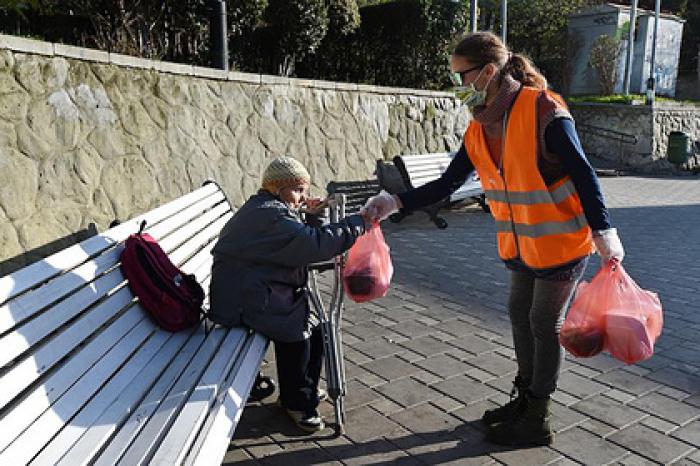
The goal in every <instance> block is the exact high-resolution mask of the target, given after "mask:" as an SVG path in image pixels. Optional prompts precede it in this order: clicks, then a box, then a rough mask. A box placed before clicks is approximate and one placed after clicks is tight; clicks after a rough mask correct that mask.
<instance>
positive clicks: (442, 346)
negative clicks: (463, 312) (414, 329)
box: [401, 336, 451, 357]
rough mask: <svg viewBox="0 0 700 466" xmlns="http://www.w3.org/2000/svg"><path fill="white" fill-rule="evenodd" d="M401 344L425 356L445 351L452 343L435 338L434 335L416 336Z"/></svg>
mask: <svg viewBox="0 0 700 466" xmlns="http://www.w3.org/2000/svg"><path fill="white" fill-rule="evenodd" d="M401 346H402V347H404V348H407V349H409V350H411V351H413V352H415V353H418V354H420V355H421V356H424V357H428V356H433V355H436V354H440V353H444V352H445V351H447V350H449V349H451V346H450V345H448V344H446V343H444V342H442V341H440V340H438V339H436V338H433V337H432V336H427V337H422V338H414V339H412V340H408V341H405V342H403V343H401Z"/></svg>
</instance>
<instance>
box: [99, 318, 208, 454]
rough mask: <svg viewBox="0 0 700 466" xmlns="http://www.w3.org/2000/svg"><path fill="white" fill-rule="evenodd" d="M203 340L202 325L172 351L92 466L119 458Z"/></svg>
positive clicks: (204, 335)
mask: <svg viewBox="0 0 700 466" xmlns="http://www.w3.org/2000/svg"><path fill="white" fill-rule="evenodd" d="M205 337H206V333H205V331H204V325H200V326H199V327H197V328H196V330H195V331H194V332H193V333H192V335H191V337H190V338H188V339H187V342H186V344H185V346H184V347H182V348H181V349H179V350H178V351H177V352H176V354H175V355H174V358H173V359H171V360H170V361H168V364H167V367H166V369H165V371H163V372H162V373H161V374H160V375H159V377H158V378H157V380H155V383H154V384H152V386H151V387H150V389H149V390H148V393H147V394H146V396H145V397H144V398H143V399H142V400H141V401H140V402H139V404H138V406H136V407H135V409H134V410H133V411H132V412H131V413H129V417H128V419H127V420H126V422H125V423H124V424H123V425H122V426H121V427H120V428H119V430H118V431H117V433H116V435H114V437H113V438H112V439H111V440H110V441H109V442H108V443H107V445H106V448H105V449H104V450H103V451H102V452H101V453H100V456H99V457H98V458H96V459H95V462H94V464H95V465H113V464H115V463H116V462H117V460H118V459H119V458H121V457H122V455H123V454H124V452H125V451H126V450H127V448H129V446H130V445H131V443H132V441H133V439H134V438H135V437H136V436H137V435H138V434H139V433H140V432H141V430H142V429H143V428H144V426H145V425H146V423H147V422H148V420H149V419H150V417H151V415H152V414H153V412H154V411H155V410H156V409H157V408H158V406H159V404H160V403H161V401H162V400H163V399H164V398H165V397H166V396H167V394H168V392H169V391H170V389H171V388H172V387H173V385H174V384H175V382H176V381H177V379H178V377H179V376H180V374H181V373H182V372H183V371H184V370H185V368H186V366H187V364H188V363H189V362H190V360H191V359H192V358H193V357H194V355H195V353H196V352H197V351H198V350H199V348H200V347H201V345H202V342H203V341H204V339H205Z"/></svg>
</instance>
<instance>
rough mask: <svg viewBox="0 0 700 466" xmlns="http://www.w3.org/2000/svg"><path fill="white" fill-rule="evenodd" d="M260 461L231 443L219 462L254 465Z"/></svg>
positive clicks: (226, 465) (226, 464) (224, 464)
mask: <svg viewBox="0 0 700 466" xmlns="http://www.w3.org/2000/svg"><path fill="white" fill-rule="evenodd" d="M259 464H260V463H259V462H258V461H256V460H255V459H253V458H252V457H251V456H250V455H249V454H248V453H247V452H246V451H245V450H243V449H242V448H237V447H235V446H234V445H233V444H231V446H229V449H228V451H227V452H226V455H224V459H223V461H222V462H221V465H222V466H230V465H241V466H256V465H259Z"/></svg>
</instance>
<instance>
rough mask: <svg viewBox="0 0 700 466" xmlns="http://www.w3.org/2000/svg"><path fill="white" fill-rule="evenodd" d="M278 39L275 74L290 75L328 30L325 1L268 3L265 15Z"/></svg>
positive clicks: (308, 0)
mask: <svg viewBox="0 0 700 466" xmlns="http://www.w3.org/2000/svg"><path fill="white" fill-rule="evenodd" d="M265 18H266V22H267V23H268V24H269V25H270V27H271V32H272V36H273V37H275V39H276V40H277V47H278V48H277V51H278V52H277V53H276V54H275V55H276V62H277V64H278V73H279V74H281V75H283V76H290V75H291V74H292V73H293V72H294V67H295V64H296V62H297V61H300V60H302V59H303V58H305V57H306V56H307V55H309V54H312V53H314V52H315V51H316V49H317V48H318V46H319V45H320V44H321V40H322V39H323V38H324V37H325V35H326V31H327V30H328V7H327V5H326V2H325V1H324V0H270V3H269V5H268V7H267V10H266V12H265Z"/></svg>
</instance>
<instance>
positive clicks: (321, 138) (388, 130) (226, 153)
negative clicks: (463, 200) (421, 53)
mask: <svg viewBox="0 0 700 466" xmlns="http://www.w3.org/2000/svg"><path fill="white" fill-rule="evenodd" d="M466 124H467V115H466V113H465V112H464V111H462V112H461V113H460V112H458V110H457V105H456V101H455V100H454V98H453V96H452V95H451V94H447V93H437V92H429V91H421V90H410V89H394V88H381V87H373V86H363V85H355V84H342V83H332V82H320V81H307V80H295V79H283V78H278V77H273V76H261V75H254V74H243V73H235V72H230V73H228V72H224V71H219V70H213V69H206V68H198V67H192V66H186V65H180V64H173V63H164V62H155V61H150V60H143V59H137V58H132V57H126V56H123V55H116V54H109V53H106V52H100V51H94V50H88V49H81V48H75V47H69V46H64V45H61V44H51V43H46V42H39V41H33V40H27V39H19V38H15V37H11V36H0V275H2V274H4V273H7V272H8V271H11V270H13V269H16V268H17V267H19V266H22V265H24V264H26V263H28V262H31V261H33V260H36V259H37V258H39V257H41V256H44V255H46V254H49V253H51V252H53V251H55V250H57V249H59V248H61V247H65V246H66V245H67V244H69V243H71V242H75V241H76V240H78V239H81V238H80V237H81V235H83V236H84V235H86V234H92V233H94V232H95V230H98V231H102V230H104V229H106V228H107V227H108V225H109V223H110V222H111V221H112V220H114V219H121V220H125V219H128V218H130V217H132V216H134V215H136V214H138V213H141V212H144V211H147V210H149V209H151V208H153V207H154V206H156V205H158V204H161V203H163V202H165V201H168V200H170V199H173V198H175V197H177V196H179V195H181V194H183V193H185V192H187V191H190V190H191V189H193V188H196V187H198V186H200V185H201V183H202V182H203V181H205V180H206V179H209V178H211V179H215V180H216V181H218V182H219V183H220V184H221V185H222V186H223V188H224V190H225V191H226V192H227V194H228V196H229V198H230V199H231V201H232V202H233V204H235V205H240V204H241V203H242V202H243V201H244V200H245V199H246V198H247V196H249V195H250V194H252V193H253V192H254V191H255V190H256V189H257V187H258V185H259V179H260V174H261V172H262V169H263V167H264V166H265V165H266V163H267V161H268V160H270V158H272V157H273V156H275V155H278V154H287V155H292V156H294V157H297V158H299V159H300V160H301V161H303V162H304V163H305V164H306V166H307V167H308V168H309V171H310V173H311V175H312V177H313V181H314V190H315V193H316V194H322V193H323V192H324V187H325V185H326V183H328V182H329V181H331V180H361V179H368V178H371V177H373V170H374V167H375V160H376V159H378V158H390V157H392V156H394V155H397V154H400V153H401V154H406V153H420V152H427V151H441V150H446V149H455V148H456V147H457V146H458V144H459V140H460V136H459V135H461V134H462V133H463V131H464V128H465V127H466Z"/></svg>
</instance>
